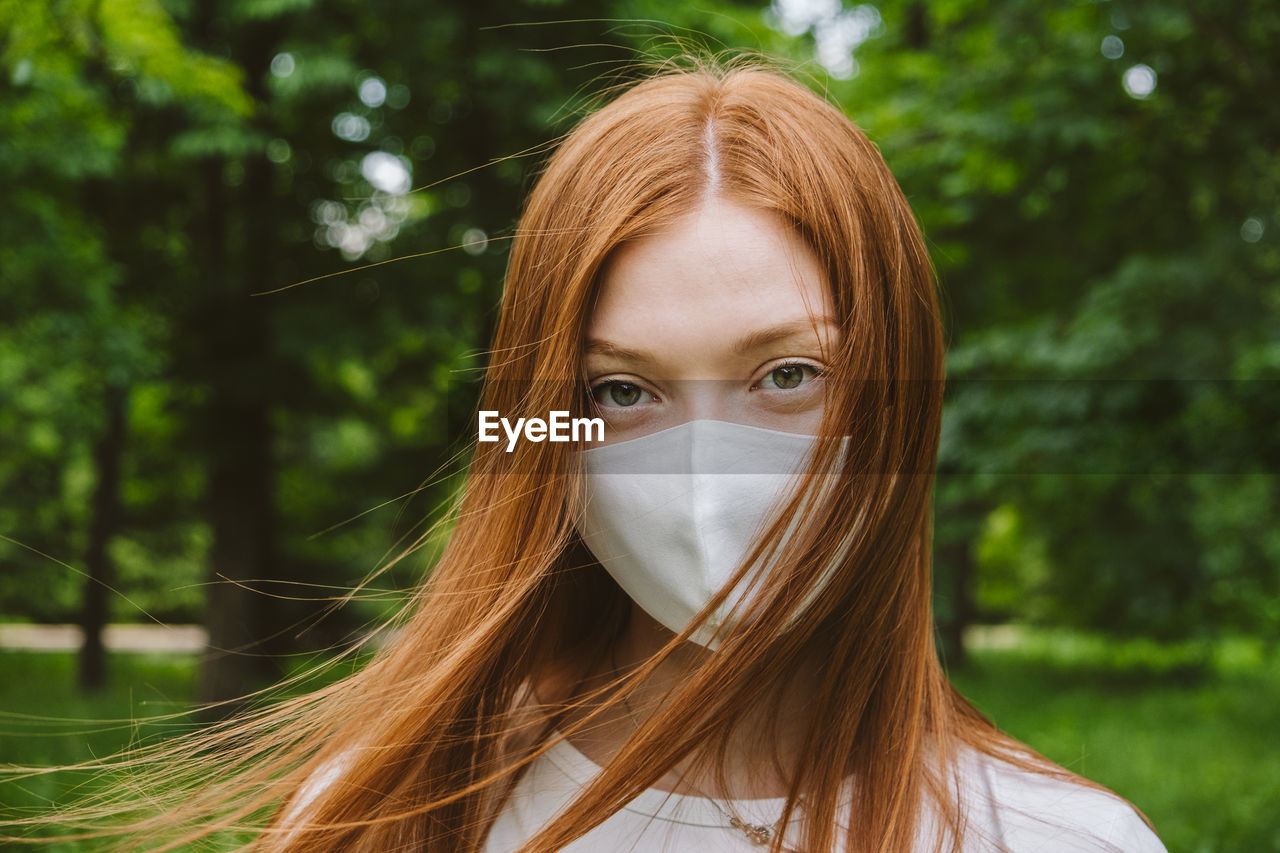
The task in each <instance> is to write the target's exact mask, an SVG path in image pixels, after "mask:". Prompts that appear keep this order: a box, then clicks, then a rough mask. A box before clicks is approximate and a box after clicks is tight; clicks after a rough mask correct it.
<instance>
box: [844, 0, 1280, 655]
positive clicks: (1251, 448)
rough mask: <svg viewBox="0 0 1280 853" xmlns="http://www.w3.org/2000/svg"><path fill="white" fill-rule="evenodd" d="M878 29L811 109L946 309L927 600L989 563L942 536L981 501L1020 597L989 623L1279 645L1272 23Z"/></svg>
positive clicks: (1014, 1) (967, 17) (974, 549)
mask: <svg viewBox="0 0 1280 853" xmlns="http://www.w3.org/2000/svg"><path fill="white" fill-rule="evenodd" d="M879 12H880V14H881V15H882V17H883V24H882V26H881V28H880V33H881V37H880V38H873V39H871V40H869V41H868V42H867V43H866V44H865V45H863V46H862V47H861V48H860V49H859V60H860V69H861V73H860V74H859V75H858V76H857V77H856V78H854V79H852V80H850V81H848V82H847V83H839V84H836V86H835V87H834V88H835V90H836V91H837V92H838V93H839V95H840V97H841V98H842V99H843V100H844V102H845V103H847V104H848V105H849V106H850V107H851V110H852V114H853V116H854V118H855V119H857V120H859V121H860V122H862V123H863V124H864V125H865V126H866V127H867V129H868V130H869V132H870V133H871V135H872V136H873V138H875V139H876V140H877V141H878V142H879V144H880V146H881V148H882V150H883V151H884V153H885V155H886V158H887V159H888V161H889V164H890V166H891V167H892V168H893V169H894V171H895V173H896V174H897V175H898V177H899V179H900V181H901V182H902V184H903V186H904V188H905V189H906V191H907V193H908V195H909V196H910V198H911V200H912V203H913V205H914V206H915V208H916V210H917V212H918V214H919V216H920V218H921V220H922V222H923V224H924V226H925V230H926V233H927V234H928V235H929V237H930V238H931V240H932V242H933V244H934V251H935V260H936V263H937V265H938V268H939V272H940V275H941V278H942V282H943V289H944V296H945V299H946V305H947V309H948V315H949V316H948V325H949V327H950V330H951V336H952V341H951V347H952V348H951V353H950V358H949V362H948V371H949V372H948V375H949V377H950V380H949V385H950V388H949V393H948V398H949V403H948V410H947V416H946V423H945V426H944V442H943V454H942V462H941V466H940V477H939V489H938V501H939V502H938V505H937V513H938V516H939V555H940V559H939V562H940V566H939V569H940V572H941V573H942V574H943V583H942V584H940V588H941V589H942V590H944V591H945V590H948V589H953V587H954V585H949V584H948V583H947V582H946V575H947V573H948V572H952V573H954V572H956V571H961V570H963V569H962V567H963V565H964V564H965V563H966V562H967V558H963V557H962V558H957V557H956V556H955V555H957V554H961V553H967V555H968V556H969V557H973V556H981V555H988V556H989V555H992V554H995V553H997V552H996V551H994V550H992V549H991V548H987V547H985V546H982V542H983V541H985V540H984V539H981V538H979V537H980V536H981V534H980V531H982V530H984V529H985V530H987V531H988V532H989V534H990V535H994V534H991V533H990V531H992V530H994V529H995V528H993V527H992V526H991V525H990V524H987V525H977V526H974V525H973V524H965V523H962V522H963V519H964V518H968V517H970V516H971V515H972V512H973V507H974V506H975V502H977V504H978V505H981V504H985V506H986V509H985V511H984V512H985V513H999V514H1000V517H1001V518H1003V519H1005V520H1004V521H1003V522H1002V523H1001V524H1000V525H997V526H998V527H999V528H1000V529H1001V530H1003V534H1002V535H1004V536H1005V537H1006V539H1008V537H1010V536H1013V537H1015V538H1017V537H1021V538H1022V544H1021V545H1016V547H1015V546H1014V545H1012V544H1011V543H1009V542H1006V544H1005V545H1004V546H1002V548H1001V549H1000V551H999V553H1003V554H1005V555H1006V557H1007V555H1009V554H1010V553H1011V551H1010V548H1011V547H1013V548H1014V550H1016V551H1018V552H1020V553H1021V554H1022V558H1021V563H1022V566H1023V569H1024V571H1021V572H1019V573H1017V574H1016V575H1007V574H1006V575H1005V581H1004V583H1005V589H1004V592H1002V593H1001V594H1000V595H999V597H998V599H997V600H998V601H999V602H1000V604H999V606H1000V608H1001V610H1002V612H1001V613H999V614H992V613H988V615H1003V616H1013V617H1019V618H1023V619H1028V618H1042V619H1052V620H1053V621H1056V622H1066V623H1070V624H1077V625H1086V626H1089V627H1094V628H1101V629H1105V630H1109V631H1115V632H1140V633H1147V634H1152V635H1156V636H1164V637H1185V636H1196V635H1202V634H1206V633H1209V634H1212V633H1215V632H1218V631H1221V630H1224V629H1227V630H1247V631H1266V632H1269V633H1272V634H1275V633H1276V632H1277V629H1280V621H1278V618H1280V537H1277V535H1276V533H1275V530H1274V526H1273V525H1271V524H1270V523H1269V521H1268V519H1270V518H1272V517H1274V514H1275V511H1276V509H1277V499H1278V498H1280V495H1278V494H1277V484H1276V477H1275V475H1276V473H1277V472H1278V471H1280V464H1278V463H1280V435H1278V434H1277V431H1276V429H1275V426H1274V424H1275V416H1276V413H1277V407H1278V406H1280V399H1278V397H1277V393H1276V389H1277V385H1276V382H1275V380H1276V379H1278V378H1280V332H1278V330H1280V285H1278V283H1277V278H1278V276H1277V273H1278V272H1280V242H1277V240H1276V236H1277V233H1280V208H1278V207H1277V204H1276V199H1277V197H1278V195H1277V191H1278V190H1280V160H1278V159H1277V157H1276V151H1277V150H1278V149H1277V145H1276V143H1277V141H1280V103H1278V102H1276V100H1275V99H1274V98H1260V97H1259V93H1260V92H1265V91H1270V90H1271V89H1273V88H1274V85H1275V82H1276V79H1277V77H1278V76H1280V62H1278V61H1277V55H1276V52H1275V51H1274V50H1273V49H1271V45H1272V44H1273V42H1274V40H1275V38H1276V36H1277V35H1278V34H1280V9H1277V8H1276V7H1274V6H1272V5H1269V4H1264V3H1249V4H1245V6H1241V5H1240V4H1237V3H1225V2H1210V3H1197V4H1195V6H1194V8H1192V7H1189V6H1187V5H1185V4H1182V3H1173V2H1148V3H1141V4H1136V3H1127V2H1121V0H1116V1H1115V2H1104V3H1082V4H1068V5H1057V6H1045V5H1044V4H1040V3H1031V2H1021V1H1020V0H1011V2H1005V3H1000V4H996V5H994V6H992V5H990V4H984V3H978V2H972V0H938V2H931V3H927V4H926V3H919V2H886V3H882V4H879ZM1241 494H1248V495H1249V499H1248V502H1247V503H1246V501H1244V500H1242V499H1241V498H1240V495H1241ZM1246 505H1247V506H1248V509H1246V508H1245V507H1246ZM1010 513H1012V516H1011V515H1010ZM993 517H994V516H993ZM952 536H961V537H962V541H961V542H959V543H955V542H952V541H949V537H952ZM1037 554H1040V556H1039V557H1037V556H1036V555H1037ZM948 555H950V556H948ZM1043 560H1047V561H1048V563H1049V566H1048V569H1047V570H1044V568H1043ZM1005 565H1007V563H1006V564H1005ZM990 570H992V566H990V565H981V564H980V565H979V574H980V575H981V574H983V573H985V572H988V571H990ZM1018 578H1020V579H1021V580H1020V584H1021V586H1020V589H1018V591H1017V593H1016V594H1014V593H1013V591H1012V590H1010V589H1009V588H1008V583H1009V582H1012V581H1015V580H1017V579H1018ZM962 585H963V586H967V587H969V591H968V593H966V594H972V593H973V592H974V591H975V588H976V587H982V589H983V590H984V597H985V596H986V595H989V594H990V592H991V590H992V587H991V586H990V585H989V584H986V585H984V584H982V583H981V578H974V579H969V580H966V581H964V583H963V584H962ZM955 594H956V593H954V592H953V593H952V595H955ZM949 606H950V604H949V603H948V602H947V601H945V600H944V601H943V602H942V606H941V607H940V610H944V611H945V610H946V609H947V608H948V607H949ZM961 609H963V604H961Z"/></svg>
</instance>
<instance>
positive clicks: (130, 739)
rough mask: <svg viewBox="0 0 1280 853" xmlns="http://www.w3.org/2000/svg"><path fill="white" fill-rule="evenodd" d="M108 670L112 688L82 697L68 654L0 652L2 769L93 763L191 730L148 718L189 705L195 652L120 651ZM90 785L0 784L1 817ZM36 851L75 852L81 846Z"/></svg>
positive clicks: (73, 780)
mask: <svg viewBox="0 0 1280 853" xmlns="http://www.w3.org/2000/svg"><path fill="white" fill-rule="evenodd" d="M110 667H111V679H112V680H111V685H110V687H109V688H108V689H106V690H103V691H102V692H100V693H97V694H94V695H91V696H84V695H81V694H80V692H79V691H78V690H77V689H76V687H75V658H74V656H73V655H70V654H62V653H50V652H19V651H11V650H0V764H8V765H19V766H27V767H31V766H39V767H47V766H55V765H67V764H74V763H77V762H82V761H90V760H93V759H96V758H104V757H107V756H110V755H112V754H114V753H117V752H119V751H120V750H122V749H124V748H126V747H130V746H133V745H137V744H139V743H142V742H147V741H150V740H154V739H155V738H157V737H159V736H161V735H163V734H164V733H165V732H166V731H172V730H176V729H184V730H185V729H189V728H190V726H188V725H183V724H182V723H181V721H174V722H171V723H168V724H154V723H150V724H149V723H146V722H145V719H146V718H148V717H158V716H161V715H166V714H175V713H181V712H182V711H184V710H185V709H186V708H187V706H188V703H189V702H190V700H191V696H192V695H193V691H194V689H195V675H196V657H195V655H175V654H148V655H141V654H117V655H113V656H112V658H111V662H110ZM94 784H95V782H94V779H93V776H92V774H89V773H81V772H60V773H57V774H50V775H43V776H35V777H29V778H26V779H23V780H21V781H20V782H9V783H5V784H0V817H4V818H12V817H15V816H21V815H24V814H30V813H31V810H44V809H47V808H48V807H49V806H51V805H54V804H67V803H69V802H71V801H73V799H74V798H75V797H76V796H77V795H79V794H80V793H81V792H83V791H88V790H90V789H91V788H92V787H93V785H94ZM98 784H101V780H98ZM3 846H4V845H3V844H0V847H3ZM38 849H40V850H46V851H50V853H64V851H67V853H72V851H76V850H78V849H85V845H76V844H65V843H64V844H56V845H50V846H42V847H40V848H38Z"/></svg>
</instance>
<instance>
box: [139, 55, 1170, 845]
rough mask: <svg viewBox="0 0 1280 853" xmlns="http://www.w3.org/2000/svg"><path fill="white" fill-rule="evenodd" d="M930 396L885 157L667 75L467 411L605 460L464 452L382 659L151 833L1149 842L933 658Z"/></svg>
mask: <svg viewBox="0 0 1280 853" xmlns="http://www.w3.org/2000/svg"><path fill="white" fill-rule="evenodd" d="M942 377H943V334H942V328H941V324H940V320H939V311H938V303H937V299H936V294H935V281H934V277H933V274H932V269H931V266H930V263H929V258H928V255H927V253H926V250H925V245H924V242H923V239H922V237H921V234H920V231H919V229H918V227H917V225H916V223H915V220H914V218H913V216H912V213H911V211H910V209H909V207H908V205H907V203H906V201H905V199H904V197H903V195H902V193H901V191H900V190H899V188H898V186H897V184H896V183H895V181H894V179H893V177H892V175H891V174H890V173H889V171H888V169H887V167H886V166H885V163H884V161H883V160H882V159H881V157H880V156H879V154H878V153H877V151H876V149H875V148H874V146H873V145H872V144H871V143H870V142H869V141H868V140H867V138H866V137H865V136H864V135H863V134H862V133H861V132H860V131H859V130H858V129H857V128H856V127H855V126H854V125H853V124H852V123H850V121H849V120H848V119H847V118H846V117H845V116H844V115H843V114H842V113H841V112H840V110H839V109H837V108H836V107H834V106H833V105H831V104H830V103H828V102H827V101H826V100H824V99H823V98H821V97H819V96H817V95H815V94H813V93H812V92H811V91H810V90H809V89H807V88H806V87H804V86H803V85H801V84H799V83H797V82H795V81H793V80H792V79H790V78H788V77H786V76H785V75H783V74H780V73H778V72H776V71H773V70H771V69H769V68H767V67H764V66H761V65H759V64H748V63H738V64H726V65H715V64H700V65H698V66H696V67H694V68H692V69H689V68H675V67H669V68H666V69H663V70H661V71H660V72H659V73H657V74H655V75H653V76H651V77H650V78H648V79H646V80H645V81H644V82H641V83H640V84H638V85H635V86H634V87H632V88H630V89H629V90H627V91H626V92H625V93H624V94H622V95H621V96H619V97H617V98H616V99H615V100H613V101H612V102H611V103H610V104H608V105H607V106H605V107H604V108H602V109H600V110H599V111H597V112H595V113H594V114H592V115H591V116H589V117H588V118H586V119H585V120H584V121H582V122H581V123H580V124H579V126H578V127H577V128H576V129H575V130H574V131H573V132H572V133H571V134H570V135H569V136H568V137H567V138H566V139H565V140H564V141H563V143H562V144H561V145H560V146H559V148H558V150H557V151H556V153H555V154H554V156H552V157H551V158H550V160H549V162H547V164H546V166H545V168H544V170H543V172H542V174H541V175H540V176H539V179H538V181H537V184H536V186H535V188H534V189H533V191H532V194H531V195H530V197H529V199H528V203H527V207H526V209H525V210H524V212H523V215H522V217H521V219H520V223H519V226H518V229H517V233H516V236H515V241H514V243H513V245H512V250H511V256H510V264H509V267H508V272H507V279H506V289H505V292H504V296H503V301H502V308H501V318H500V322H499V325H498V329H497V333H496V340H495V342H494V347H493V353H492V359H491V362H490V364H489V367H488V372H487V374H486V383H485V388H484V393H483V401H482V403H481V409H482V410H485V411H492V412H496V413H498V415H499V416H501V417H503V418H506V419H507V420H508V421H509V422H511V423H515V422H516V419H517V418H521V417H523V418H526V419H528V418H542V419H547V418H549V417H550V416H551V415H552V413H555V412H568V413H571V414H572V415H573V416H575V417H577V416H581V417H598V418H601V419H602V420H603V421H604V424H605V430H604V435H603V437H602V438H600V437H599V436H595V437H594V438H598V439H600V440H593V441H584V440H581V437H580V440H579V441H578V442H576V443H574V442H558V441H550V440H535V439H536V438H538V437H539V436H538V435H537V434H535V433H530V432H526V433H523V434H521V435H520V436H518V437H517V438H516V439H515V440H513V441H511V442H508V441H506V440H505V439H504V440H502V441H498V442H477V443H476V445H475V455H474V459H473V463H472V467H471V469H470V472H469V475H468V479H467V480H466V484H465V488H464V491H463V493H462V496H461V500H460V503H459V507H458V510H457V513H456V518H455V524H454V528H453V531H452V534H451V537H450V541H449V544H448V547H447V548H446V549H445V551H444V553H443V556H442V557H441V559H440V561H439V563H438V565H436V566H435V568H434V570H433V571H432V573H431V575H430V577H429V579H428V581H427V583H426V584H425V586H424V587H423V589H422V590H421V593H420V596H419V598H418V600H417V601H416V602H415V606H414V610H413V612H412V613H411V615H410V616H409V618H408V619H407V622H406V624H405V625H404V627H403V630H402V631H401V632H400V633H399V635H398V639H397V640H396V642H395V643H394V644H392V645H391V646H389V647H387V648H385V649H384V650H383V651H382V652H381V653H380V654H379V656H378V657H377V658H376V659H375V660H374V661H373V663H371V664H370V665H369V666H367V667H366V668H364V669H363V670H361V671H360V672H358V673H356V674H355V675H353V676H351V677H349V678H348V679H346V680H344V681H342V682H340V683H338V684H336V685H335V686H333V687H331V688H328V689H326V690H324V691H322V692H320V693H318V694H315V695H313V696H309V697H304V698H303V699H301V700H297V701H296V702H294V703H293V704H291V705H289V706H286V707H282V708H279V709H276V710H272V711H267V712H263V713H262V714H261V715H260V717H259V718H258V719H256V720H253V721H250V722H248V723H245V724H242V725H241V727H240V728H238V729H235V730H232V732H231V733H230V734H229V735H226V736H219V737H222V740H219V741H216V742H217V743H219V744H223V746H224V748H223V751H222V752H221V753H220V754H219V755H218V756H217V758H216V759H215V760H216V761H217V762H219V766H221V767H224V768H226V770H225V772H226V773H227V774H228V776H227V778H226V779H224V780H221V781H219V782H217V783H216V784H213V785H209V786H207V787H205V788H203V789H200V790H197V791H196V792H195V793H194V794H192V793H187V794H184V795H183V797H184V799H182V800H181V802H180V803H178V804H176V805H175V807H174V811H173V812H172V813H170V814H169V815H167V816H161V817H156V818H154V819H151V820H150V821H149V822H144V823H141V824H136V825H135V826H134V828H133V831H134V832H135V834H138V835H137V837H143V836H142V835H140V833H142V832H143V831H144V830H146V831H147V832H152V831H155V832H159V831H161V830H163V829H165V828H166V827H172V826H175V825H178V826H186V827H188V828H190V829H189V831H178V832H175V833H173V834H172V838H173V840H174V841H175V842H180V841H191V840H195V839H196V838H200V837H203V836H206V835H209V834H211V833H213V832H215V831H222V830H235V829H237V828H243V829H245V830H248V831H252V840H251V841H249V842H248V846H249V848H250V849H254V850H260V851H271V853H284V851H308V853H317V851H334V853H336V851H367V853H385V851H392V850H405V851H408V850H413V851H433V852H434V851H450V853H453V851H486V853H502V851H516V850H521V851H554V850H565V849H567V850H574V851H614V850H641V851H658V850H673V851H686V850H692V851H721V850H725V851H728V850H766V849H769V850H803V851H814V853H818V851H872V850H874V851H943V850H945V851H951V850H1011V851H1032V850H1037V851H1068V850H1079V851H1085V850H1089V851H1092V850H1120V851H1133V853H1148V851H1162V850H1164V848H1163V846H1162V845H1161V844H1160V842H1159V841H1158V839H1157V838H1156V836H1155V834H1154V833H1153V832H1152V830H1151V829H1150V828H1149V826H1148V824H1147V823H1146V822H1145V820H1144V819H1143V818H1142V817H1141V816H1140V815H1139V814H1138V813H1137V812H1136V811H1135V810H1134V809H1133V808H1132V807H1131V806H1130V805H1129V804H1128V803H1126V802H1125V801H1124V800H1122V799H1120V798H1119V797H1117V796H1116V795H1114V794H1112V793H1110V792H1108V791H1106V790H1105V789H1103V788H1101V787H1100V786H1098V785H1096V784H1094V783H1091V782H1089V781H1087V780H1085V779H1082V778H1080V777H1078V776H1076V775H1074V774H1072V773H1070V772H1068V771H1066V770H1065V769H1063V768H1061V767H1058V766H1057V765H1054V764H1052V763H1051V762H1049V761H1048V760H1046V759H1044V758H1042V757H1040V756H1039V755H1037V754H1036V753H1034V752H1032V751H1031V750H1030V749H1028V748H1027V747H1026V746H1024V745H1022V744H1020V743H1018V742H1016V741H1014V740H1012V739H1010V738H1009V737H1007V736H1005V735H1003V734H1001V733H1000V732H999V731H998V730H996V729H995V728H994V727H993V726H992V725H991V724H990V723H989V722H988V721H987V720H985V719H984V718H983V717H982V716H981V715H980V714H978V713H977V712H976V711H975V710H974V709H973V708H972V707H971V706H970V705H969V704H968V703H967V702H965V700H964V699H963V698H962V697H961V696H960V695H959V694H958V693H956V691H955V690H954V689H953V688H952V687H951V686H950V684H949V683H948V681H947V678H946V676H945V674H944V673H943V671H942V669H941V667H940V665H939V661H938V658H937V655H936V652H935V647H934V634H933V624H932V621H931V614H930V603H929V602H930V571H931V567H930V552H931V518H930V494H931V487H932V472H933V466H934V461H935V454H936V451H937V445H938V437H939V421H940V411H941V403H942ZM231 737H235V738H236V739H235V740H234V741H231V744H232V746H231V748H230V749H227V748H226V746H225V745H226V743H228V742H229V741H230V738H231ZM264 818H265V819H266V826H265V828H263V826H262V821H263V819H264ZM146 837H148V838H150V837H151V836H146Z"/></svg>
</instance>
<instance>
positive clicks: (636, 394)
mask: <svg viewBox="0 0 1280 853" xmlns="http://www.w3.org/2000/svg"><path fill="white" fill-rule="evenodd" d="M609 399H610V400H612V401H613V402H614V404H616V405H619V406H634V405H635V404H636V403H637V402H638V401H639V400H640V389H639V388H637V387H636V386H634V385H628V384H626V383H625V382H619V383H617V384H614V385H610V386H609Z"/></svg>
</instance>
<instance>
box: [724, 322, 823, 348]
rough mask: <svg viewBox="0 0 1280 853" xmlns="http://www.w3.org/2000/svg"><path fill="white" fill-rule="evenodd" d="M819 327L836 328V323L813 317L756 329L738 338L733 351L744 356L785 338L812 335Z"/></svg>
mask: <svg viewBox="0 0 1280 853" xmlns="http://www.w3.org/2000/svg"><path fill="white" fill-rule="evenodd" d="M820 326H831V327H833V328H836V323H835V321H834V320H832V319H831V318H830V317H826V316H823V317H815V318H813V319H810V320H795V321H793V322H790V323H780V324H778V325H777V326H770V327H769V328H766V329H756V330H755V331H754V332H749V333H748V334H746V335H743V336H742V337H741V338H739V339H738V340H737V341H736V342H735V343H734V345H733V351H734V353H735V354H737V355H746V354H748V353H750V352H753V351H754V350H758V349H760V348H762V347H766V346H768V345H769V344H772V343H777V342H778V341H781V340H785V339H787V338H793V337H800V336H801V335H812V334H813V333H814V329H815V328H817V327H820Z"/></svg>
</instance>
